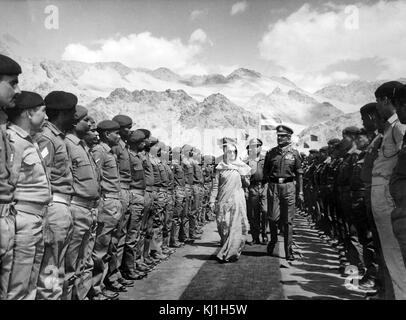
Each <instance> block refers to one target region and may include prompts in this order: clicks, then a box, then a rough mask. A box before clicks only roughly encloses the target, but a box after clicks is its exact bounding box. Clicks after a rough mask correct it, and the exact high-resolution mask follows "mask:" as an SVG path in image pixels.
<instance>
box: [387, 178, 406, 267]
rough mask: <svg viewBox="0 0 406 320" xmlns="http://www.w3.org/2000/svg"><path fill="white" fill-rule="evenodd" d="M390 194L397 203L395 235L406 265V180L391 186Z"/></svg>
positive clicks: (393, 213)
mask: <svg viewBox="0 0 406 320" xmlns="http://www.w3.org/2000/svg"><path fill="white" fill-rule="evenodd" d="M390 193H391V195H392V197H393V200H394V201H395V208H394V209H393V211H392V214H391V219H392V228H393V233H394V235H395V237H396V239H397V241H398V243H399V247H400V251H401V253H402V257H403V263H404V264H405V265H406V180H398V181H397V182H396V183H395V184H392V185H391V186H390Z"/></svg>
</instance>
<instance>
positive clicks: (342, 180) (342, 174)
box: [337, 151, 353, 187]
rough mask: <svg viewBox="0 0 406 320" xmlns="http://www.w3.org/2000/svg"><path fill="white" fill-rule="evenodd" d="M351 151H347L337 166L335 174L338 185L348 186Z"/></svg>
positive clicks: (351, 159) (350, 169) (350, 172)
mask: <svg viewBox="0 0 406 320" xmlns="http://www.w3.org/2000/svg"><path fill="white" fill-rule="evenodd" d="M352 152H353V151H350V152H348V153H347V154H346V155H345V157H344V159H343V161H342V162H341V164H340V166H339V172H338V175H337V185H338V186H342V187H343V186H349V185H350V179H351V174H352V162H353V153H352Z"/></svg>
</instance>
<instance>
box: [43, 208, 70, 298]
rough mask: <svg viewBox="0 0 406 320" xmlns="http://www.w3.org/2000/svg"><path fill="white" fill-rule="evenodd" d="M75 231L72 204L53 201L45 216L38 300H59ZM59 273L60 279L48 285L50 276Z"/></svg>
mask: <svg viewBox="0 0 406 320" xmlns="http://www.w3.org/2000/svg"><path fill="white" fill-rule="evenodd" d="M72 233H73V219H72V213H71V209H70V206H69V205H67V204H65V203H60V202H52V203H51V204H50V205H49V207H48V212H47V215H46V216H45V217H44V244H45V251H44V256H43V258H42V263H41V269H40V274H39V278H38V291H37V297H36V299H37V300H59V299H61V297H62V288H63V283H64V281H65V256H66V251H67V249H68V245H69V242H70V240H71V238H72ZM55 274H58V276H57V278H58V281H55V283H54V285H52V286H50V285H48V281H49V280H48V279H49V277H50V276H54V275H55Z"/></svg>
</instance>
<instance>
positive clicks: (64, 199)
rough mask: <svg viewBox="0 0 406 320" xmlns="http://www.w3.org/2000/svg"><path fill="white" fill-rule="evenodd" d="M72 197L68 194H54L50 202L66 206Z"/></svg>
mask: <svg viewBox="0 0 406 320" xmlns="http://www.w3.org/2000/svg"><path fill="white" fill-rule="evenodd" d="M71 198H72V196H71V195H70V194H63V193H59V192H55V193H54V194H52V201H53V202H57V203H63V204H66V205H68V206H69V205H70V202H71Z"/></svg>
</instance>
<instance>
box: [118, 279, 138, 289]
mask: <svg viewBox="0 0 406 320" xmlns="http://www.w3.org/2000/svg"><path fill="white" fill-rule="evenodd" d="M117 282H118V283H120V284H122V285H123V286H126V287H134V281H133V280H127V279H124V278H120V279H118V280H117Z"/></svg>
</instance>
